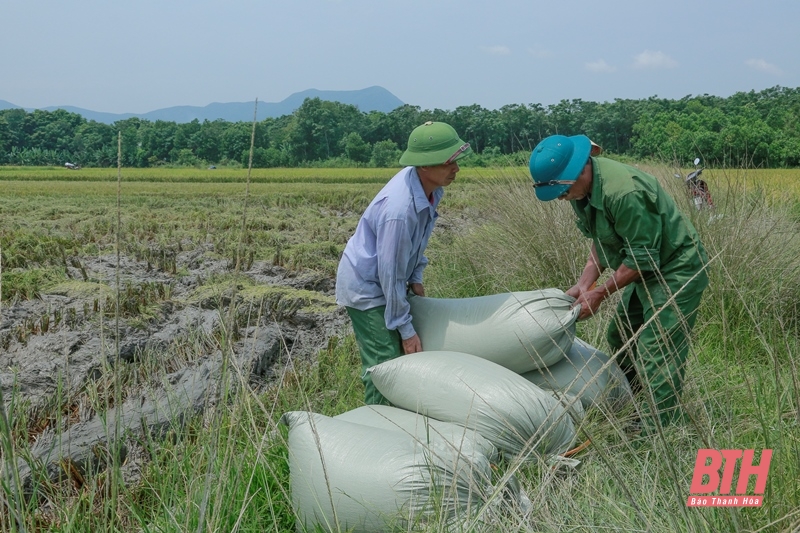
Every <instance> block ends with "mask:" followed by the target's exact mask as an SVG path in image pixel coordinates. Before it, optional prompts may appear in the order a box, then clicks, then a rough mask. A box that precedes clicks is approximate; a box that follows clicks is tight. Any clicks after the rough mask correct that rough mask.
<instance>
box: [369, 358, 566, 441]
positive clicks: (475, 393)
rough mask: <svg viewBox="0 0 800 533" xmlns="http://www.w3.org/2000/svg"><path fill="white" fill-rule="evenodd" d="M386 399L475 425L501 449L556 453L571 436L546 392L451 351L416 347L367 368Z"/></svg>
mask: <svg viewBox="0 0 800 533" xmlns="http://www.w3.org/2000/svg"><path fill="white" fill-rule="evenodd" d="M367 372H369V373H370V374H371V375H372V382H373V383H374V384H375V386H376V387H377V388H378V390H379V391H380V392H381V394H383V395H384V396H385V397H386V399H388V400H389V401H390V402H391V403H392V404H394V405H396V406H397V407H400V408H402V409H406V410H409V411H414V412H416V413H419V414H421V415H425V416H428V417H431V418H434V419H436V420H442V421H444V422H453V423H456V424H460V425H462V426H465V427H467V428H470V429H475V430H477V431H478V433H480V434H481V435H483V436H484V437H486V439H488V440H489V442H491V443H492V444H494V445H495V446H497V448H498V449H499V450H500V451H501V452H504V453H508V454H511V455H520V454H521V453H523V452H527V451H528V450H529V449H533V450H535V451H537V452H540V453H561V452H563V451H566V450H567V449H569V446H570V444H571V443H572V442H573V440H574V439H575V428H574V426H573V423H572V419H571V418H570V416H569V414H568V413H567V412H565V409H564V407H563V406H562V405H561V403H560V402H559V401H558V400H556V399H555V398H554V397H553V396H552V395H551V394H550V393H548V392H545V391H543V390H542V389H540V388H539V387H537V386H535V385H534V384H532V383H531V382H529V381H528V380H526V379H525V378H523V377H522V376H520V375H519V374H515V373H514V372H512V371H511V370H508V369H507V368H503V367H502V366H500V365H497V364H495V363H492V362H491V361H487V360H486V359H481V358H480V357H475V356H473V355H468V354H464V353H457V352H445V351H440V352H428V351H425V352H419V353H414V354H410V355H404V356H402V357H398V358H397V359H393V360H391V361H386V362H385V363H381V364H379V365H376V366H373V367H371V368H369V369H367Z"/></svg>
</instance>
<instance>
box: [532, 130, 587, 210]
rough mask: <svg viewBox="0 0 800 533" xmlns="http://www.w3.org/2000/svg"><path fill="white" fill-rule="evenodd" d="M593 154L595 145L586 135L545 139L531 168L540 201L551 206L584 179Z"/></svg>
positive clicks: (535, 151)
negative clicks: (583, 172) (583, 175)
mask: <svg viewBox="0 0 800 533" xmlns="http://www.w3.org/2000/svg"><path fill="white" fill-rule="evenodd" d="M591 151H592V141H590V140H589V137H587V136H586V135H573V136H572V137H566V136H564V135H551V136H550V137H547V138H546V139H542V142H540V143H539V144H537V145H536V148H534V149H533V152H532V153H531V159H530V163H529V164H528V167H529V168H530V171H531V178H533V187H534V190H535V191H536V197H537V198H538V199H539V200H542V201H543V202H549V201H550V200H555V199H556V198H558V197H559V196H561V195H562V194H564V193H565V192H567V191H568V190H569V188H570V187H572V185H573V184H574V183H575V180H577V179H578V176H580V175H581V172H582V171H583V167H584V166H586V162H587V161H588V160H589V154H590V153H591Z"/></svg>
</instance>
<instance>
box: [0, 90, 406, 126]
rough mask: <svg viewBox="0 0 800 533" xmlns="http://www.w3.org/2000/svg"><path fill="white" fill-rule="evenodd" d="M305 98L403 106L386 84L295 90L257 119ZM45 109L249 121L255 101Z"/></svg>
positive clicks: (117, 116)
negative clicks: (142, 108)
mask: <svg viewBox="0 0 800 533" xmlns="http://www.w3.org/2000/svg"><path fill="white" fill-rule="evenodd" d="M306 98H319V99H321V100H328V101H332V102H341V103H343V104H351V105H354V106H356V107H358V108H359V109H360V110H361V111H364V112H369V111H382V112H384V113H388V112H390V111H392V110H393V109H396V108H398V107H400V106H401V105H403V101H402V100H400V99H399V98H397V97H396V96H395V95H393V94H392V93H390V92H389V91H387V90H386V89H384V88H383V87H378V86H377V85H376V86H373V87H367V88H366V89H360V90H357V91H320V90H317V89H308V90H306V91H302V92H299V93H294V94H292V95H290V96H289V97H288V98H286V99H284V100H282V101H280V102H259V103H258V120H264V119H265V118H268V117H272V118H274V117H280V116H283V115H290V114H291V113H292V112H293V111H294V110H295V109H297V108H298V107H300V106H301V105H302V103H303V101H304V100H305V99H306ZM18 107H20V106H17V105H14V104H12V103H11V102H6V101H5V100H0V110H3V109H12V108H18ZM42 109H43V110H44V111H54V110H56V109H63V110H65V111H69V112H70V113H78V114H79V115H83V117H84V118H86V119H87V120H95V121H97V122H103V123H105V124H111V123H113V122H116V121H117V120H124V119H126V118H131V117H139V118H141V119H145V120H150V121H156V120H166V121H169V122H178V123H184V122H191V121H192V120H194V119H198V120H200V121H203V120H206V119H208V120H217V119H222V120H226V121H228V122H250V121H251V120H253V102H230V103H226V104H222V103H217V102H215V103H213V104H208V105H207V106H205V107H198V106H175V107H166V108H164V109H156V110H155V111H150V112H148V113H141V114H139V113H102V112H99V111H91V110H88V109H82V108H80V107H72V106H50V107H44V108H42ZM26 111H33V109H26Z"/></svg>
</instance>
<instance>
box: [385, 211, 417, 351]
mask: <svg viewBox="0 0 800 533" xmlns="http://www.w3.org/2000/svg"><path fill="white" fill-rule="evenodd" d="M376 241H377V258H378V280H379V282H380V284H381V288H382V290H383V295H384V297H385V298H386V312H385V313H384V320H385V321H386V329H388V330H390V331H391V330H395V329H396V330H397V331H398V332H399V333H400V337H401V338H402V339H403V340H405V339H409V338H411V337H413V336H414V335H416V331H414V326H412V325H411V306H410V305H409V303H408V299H407V297H406V292H407V287H406V278H405V268H406V265H408V260H409V258H410V257H411V253H412V250H411V247H412V243H411V234H410V231H409V228H408V224H407V223H406V221H405V220H398V219H390V220H386V221H384V222H383V223H382V224H380V225H379V226H378V228H377V233H376ZM420 272H421V270H420Z"/></svg>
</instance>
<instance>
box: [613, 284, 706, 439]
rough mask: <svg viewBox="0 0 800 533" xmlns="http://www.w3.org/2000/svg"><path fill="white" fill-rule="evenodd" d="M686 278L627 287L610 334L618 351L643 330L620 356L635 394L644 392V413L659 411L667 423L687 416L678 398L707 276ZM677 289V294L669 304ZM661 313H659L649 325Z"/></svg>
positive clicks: (621, 363)
mask: <svg viewBox="0 0 800 533" xmlns="http://www.w3.org/2000/svg"><path fill="white" fill-rule="evenodd" d="M681 281H682V282H683V283H676V282H674V280H673V282H672V283H670V282H669V281H667V282H664V281H662V282H661V283H657V282H651V283H647V284H644V283H634V284H632V285H629V286H627V287H626V288H625V290H624V292H623V293H622V301H621V302H620V303H619V306H618V307H617V316H616V319H615V320H614V321H613V322H612V323H611V325H610V326H609V328H608V334H607V338H608V343H609V345H610V347H611V349H612V350H613V351H614V352H617V351H619V350H620V349H621V348H622V347H623V346H624V344H625V342H627V340H628V339H629V338H631V336H632V335H633V334H634V333H636V332H638V334H639V336H638V338H637V339H636V340H635V341H634V342H632V343H631V345H630V346H629V349H628V350H626V351H625V352H623V353H622V354H620V359H619V364H620V367H622V370H623V371H624V372H625V375H626V376H628V381H630V383H631V388H632V389H633V390H634V392H637V391H638V390H644V392H645V400H644V402H643V404H642V409H643V412H644V414H645V417H646V418H649V415H652V414H658V416H659V419H660V420H661V423H662V424H663V425H666V424H670V423H673V422H675V421H678V420H681V419H682V418H683V411H682V409H681V407H680V402H679V399H678V396H679V394H680V392H681V390H682V389H683V377H684V375H685V372H686V357H687V355H688V353H689V340H690V337H691V333H692V328H693V327H694V324H695V321H696V319H697V308H698V307H699V305H700V300H701V297H702V295H703V290H704V289H705V288H706V286H707V285H708V277H707V276H706V274H705V273H701V274H700V275H699V276H697V277H696V278H695V279H694V280H692V281H689V282H688V285H686V286H685V287H684V283H686V278H685V277H684V278H683V279H682V280H681ZM681 287H683V289H682V290H680V292H677V291H678V289H680V288H681ZM673 292H677V296H676V298H675V300H674V301H673V302H672V303H670V304H669V305H667V303H666V302H667V300H668V299H669V297H670V296H671V294H673ZM659 311H660V312H659ZM656 312H659V314H658V316H657V317H656V318H655V319H654V320H653V321H652V322H651V323H650V324H648V325H647V326H644V324H645V323H646V322H647V321H648V320H650V319H651V318H652V317H653V316H654V315H655V314H656ZM645 385H646V387H645ZM646 422H654V421H653V420H650V421H647V420H646ZM647 425H650V424H647Z"/></svg>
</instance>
